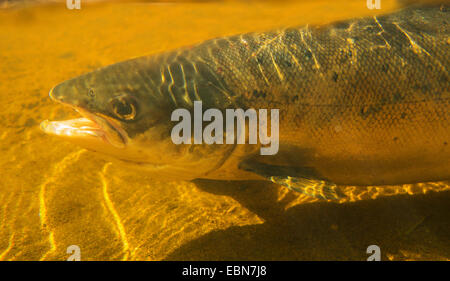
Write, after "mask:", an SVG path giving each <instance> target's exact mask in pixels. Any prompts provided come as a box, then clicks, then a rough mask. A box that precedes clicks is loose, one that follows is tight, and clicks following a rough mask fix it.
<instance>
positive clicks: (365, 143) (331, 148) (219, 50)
mask: <svg viewBox="0 0 450 281" xmlns="http://www.w3.org/2000/svg"><path fill="white" fill-rule="evenodd" d="M449 15H450V14H449V12H448V7H447V6H446V5H440V6H426V7H410V8H406V9H403V10H400V11H397V12H394V13H391V14H386V15H381V16H373V17H366V18H356V19H350V20H345V21H339V22H335V23H331V24H327V25H321V26H302V27H298V28H285V29H280V30H275V31H269V32H261V33H249V34H241V35H235V36H230V37H223V38H216V39H211V40H208V41H205V42H203V43H200V44H198V45H195V46H193V47H186V48H181V49H177V50H173V51H168V52H165V53H161V54H156V55H151V56H145V57H140V58H136V59H132V60H128V61H124V62H119V63H116V64H113V65H110V66H107V67H104V68H101V69H98V70H95V71H93V72H90V73H87V74H84V75H82V76H79V77H76V78H73V79H70V80H68V81H65V82H63V83H61V84H59V85H57V86H56V87H54V88H53V89H52V90H51V91H50V96H51V98H52V99H53V100H55V101H57V102H60V103H63V104H65V105H68V106H71V107H73V108H74V109H75V110H77V111H79V112H80V114H81V115H82V116H83V118H80V119H75V120H67V121H52V122H50V121H44V122H43V123H42V124H41V128H42V129H43V130H44V131H45V132H46V133H49V134H52V135H56V136H59V137H62V138H66V139H68V140H70V141H73V142H75V143H77V144H79V145H81V146H84V147H86V148H88V149H91V150H95V151H98V152H101V153H103V154H105V155H108V156H112V157H114V158H117V159H121V160H122V161H125V162H127V163H128V164H130V165H132V166H133V167H135V168H140V169H144V170H145V171H147V172H148V173H154V174H156V175H158V176H159V177H164V178H167V179H184V180H192V179H196V178H209V179H218V180H247V179H263V180H269V181H272V182H275V183H277V184H280V185H283V186H286V187H288V188H291V189H293V190H296V191H300V192H303V193H306V194H308V195H311V196H315V197H319V198H324V199H336V198H339V196H341V194H339V191H338V190H339V189H338V186H340V185H362V186H365V185H397V184H409V183H418V182H429V181H440V180H449V179H450V145H449V143H450V114H449V108H450V91H449V89H450V84H449V74H448V67H449V61H450V60H449V58H450V56H449V54H450V52H449V51H450V48H449V46H450V37H449V35H450V31H449V25H448V23H449V20H450V17H449ZM194 101H202V105H203V110H207V109H209V108H216V109H219V110H221V111H225V110H226V109H229V108H242V109H244V110H246V109H250V108H253V109H278V110H279V150H278V153H276V154H275V155H260V154H259V153H258V152H259V149H260V147H261V144H248V143H247V144H209V145H208V144H193V143H191V144H178V145H176V144H174V143H173V142H172V141H171V138H170V134H171V129H172V128H173V126H174V125H175V124H174V122H172V121H171V113H172V112H173V111H174V110H176V109H178V108H185V109H188V110H189V111H193V104H194Z"/></svg>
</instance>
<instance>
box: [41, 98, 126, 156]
mask: <svg viewBox="0 0 450 281" xmlns="http://www.w3.org/2000/svg"><path fill="white" fill-rule="evenodd" d="M52 92H53V89H52V90H50V93H49V96H50V98H51V99H52V100H53V101H56V102H58V103H61V104H63V105H65V106H69V107H71V108H73V109H74V110H75V111H77V112H78V113H79V114H80V115H81V116H82V118H76V119H70V120H64V121H48V120H44V121H42V122H41V124H40V128H41V130H42V131H44V132H45V133H47V134H49V135H54V136H57V137H61V138H65V139H68V140H69V141H72V142H75V143H78V144H80V145H81V146H87V147H88V148H91V147H92V146H94V149H95V147H96V146H98V145H102V146H105V145H110V146H113V147H114V148H119V149H120V148H125V147H126V144H127V140H128V136H127V133H126V132H125V131H124V130H123V129H122V128H121V127H120V126H119V125H118V124H117V122H115V121H114V120H113V119H112V118H110V117H108V116H105V115H103V114H100V113H99V114H94V113H91V112H89V111H87V110H85V109H83V108H81V107H77V106H74V105H71V104H68V103H64V102H62V101H61V100H59V99H57V98H55V97H54V96H53V95H52Z"/></svg>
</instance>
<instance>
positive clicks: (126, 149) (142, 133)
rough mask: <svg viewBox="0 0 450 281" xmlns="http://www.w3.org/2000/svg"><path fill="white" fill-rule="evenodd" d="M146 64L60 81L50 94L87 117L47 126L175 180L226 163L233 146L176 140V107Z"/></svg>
mask: <svg viewBox="0 0 450 281" xmlns="http://www.w3.org/2000/svg"><path fill="white" fill-rule="evenodd" d="M125 63H126V65H125ZM142 68H144V66H143V65H142V62H141V61H139V60H138V61H126V62H124V63H118V64H114V65H111V66H108V67H105V68H101V69H98V70H95V71H93V72H90V73H87V74H84V75H81V76H79V77H75V78H73V79H70V80H67V81H65V82H62V83H61V84H58V85H57V86H55V87H54V88H53V89H51V90H50V92H49V96H50V98H51V99H52V100H54V101H56V102H58V103H61V104H63V105H66V106H69V107H71V108H73V109H74V110H75V111H77V112H78V113H79V114H80V115H81V116H82V118H77V119H71V120H65V121H47V120H45V121H43V122H42V123H41V129H42V130H43V131H44V132H45V133H47V134H50V135H55V136H57V137H60V138H63V139H66V140H68V141H70V142H73V143H75V144H77V145H79V146H82V147H84V148H86V149H88V150H92V151H96V152H99V153H101V154H103V155H106V156H112V157H113V158H115V159H119V160H122V162H126V163H128V164H131V165H133V166H134V167H138V168H142V169H144V170H146V171H148V172H154V173H156V174H158V175H163V176H165V177H167V178H169V179H185V180H190V179H194V178H198V177H202V175H204V174H206V173H208V172H209V171H211V170H212V169H214V167H216V166H218V165H220V163H221V161H222V159H223V158H224V155H226V152H227V151H230V149H232V147H230V146H229V145H216V144H214V145H206V144H199V145H195V146H194V145H190V144H178V145H177V144H174V143H173V141H172V139H171V130H172V128H173V126H174V125H175V123H174V122H173V121H171V113H172V111H173V110H175V109H176V106H175V105H174V103H173V101H172V99H171V97H170V96H168V95H163V94H161V91H159V90H158V86H157V83H149V82H148V81H146V77H145V73H142V72H140V71H139V69H142ZM155 85H156V86H155Z"/></svg>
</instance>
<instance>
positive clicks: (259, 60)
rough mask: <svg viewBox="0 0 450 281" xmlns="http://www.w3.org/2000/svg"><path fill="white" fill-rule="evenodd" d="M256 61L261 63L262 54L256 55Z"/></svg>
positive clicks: (262, 60)
mask: <svg viewBox="0 0 450 281" xmlns="http://www.w3.org/2000/svg"><path fill="white" fill-rule="evenodd" d="M256 61H257V62H258V63H263V62H264V59H263V56H262V55H259V56H257V57H256Z"/></svg>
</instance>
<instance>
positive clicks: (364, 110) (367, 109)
mask: <svg viewBox="0 0 450 281" xmlns="http://www.w3.org/2000/svg"><path fill="white" fill-rule="evenodd" d="M380 110H381V105H380V106H378V107H376V106H374V105H369V106H363V107H361V111H360V112H359V115H360V116H361V118H362V119H364V120H365V119H366V118H367V117H368V116H369V115H370V114H375V113H377V112H379V111H380Z"/></svg>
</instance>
